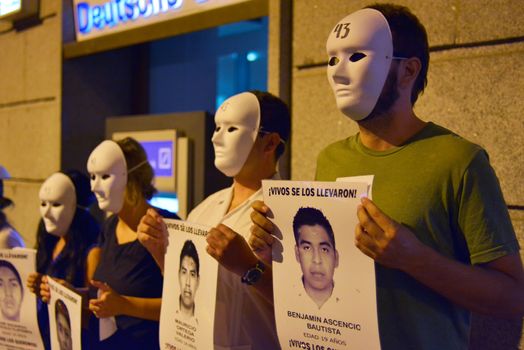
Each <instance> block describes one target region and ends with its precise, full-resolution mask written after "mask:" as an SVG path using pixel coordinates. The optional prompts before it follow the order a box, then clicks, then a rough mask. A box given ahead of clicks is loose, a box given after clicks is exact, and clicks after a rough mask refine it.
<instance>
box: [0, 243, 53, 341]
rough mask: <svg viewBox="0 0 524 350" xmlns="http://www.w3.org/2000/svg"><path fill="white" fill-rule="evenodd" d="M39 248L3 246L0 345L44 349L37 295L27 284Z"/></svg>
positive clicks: (0, 258) (0, 280)
mask: <svg viewBox="0 0 524 350" xmlns="http://www.w3.org/2000/svg"><path fill="white" fill-rule="evenodd" d="M35 267H36V250H34V249H26V248H17V249H5V250H4V249H2V250H0V349H6V350H25V349H43V348H44V346H43V344H42V338H41V337H40V331H39V329H38V321H37V315H36V296H35V295H34V294H33V293H31V292H30V291H29V290H28V289H27V287H26V283H27V277H28V276H29V274H30V273H32V272H34V271H35Z"/></svg>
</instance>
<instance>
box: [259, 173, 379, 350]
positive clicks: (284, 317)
mask: <svg viewBox="0 0 524 350" xmlns="http://www.w3.org/2000/svg"><path fill="white" fill-rule="evenodd" d="M262 184H263V185H262V187H263V194H264V202H265V204H266V205H267V206H268V207H269V208H270V210H271V215H270V219H271V220H272V222H273V223H274V224H275V226H276V229H277V230H276V237H277V241H276V243H274V244H273V291H274V303H275V319H276V324H277V332H278V337H279V341H280V344H281V346H282V348H283V349H294V348H296V349H310V350H334V349H336V350H341V349H366V350H368V349H369V350H374V349H380V340H379V334H378V321H377V305H376V286H375V268H374V262H373V260H372V259H370V258H368V257H367V256H366V255H364V254H363V253H362V252H360V250H358V248H356V247H355V244H354V237H355V236H354V233H355V226H356V225H357V223H358V218H357V207H358V205H359V204H360V198H361V197H362V196H367V194H368V193H367V191H368V188H369V184H368V183H366V182H304V181H279V180H264V181H263V182H262Z"/></svg>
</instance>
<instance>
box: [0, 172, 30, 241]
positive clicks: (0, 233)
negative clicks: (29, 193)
mask: <svg viewBox="0 0 524 350" xmlns="http://www.w3.org/2000/svg"><path fill="white" fill-rule="evenodd" d="M9 177H10V176H9V173H8V172H7V170H6V169H5V168H4V167H3V166H1V165H0V249H11V248H15V247H24V246H25V244H24V240H23V239H22V236H20V234H19V233H18V232H17V231H16V230H15V229H14V227H13V226H11V225H10V224H9V223H8V222H7V217H6V215H5V213H4V212H3V210H4V209H5V208H7V207H10V206H12V205H13V201H12V200H11V199H9V198H7V197H4V179H9Z"/></svg>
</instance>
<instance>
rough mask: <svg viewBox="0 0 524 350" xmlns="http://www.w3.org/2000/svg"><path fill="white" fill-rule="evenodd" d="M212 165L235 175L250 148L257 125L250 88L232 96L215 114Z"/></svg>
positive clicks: (256, 109)
mask: <svg viewBox="0 0 524 350" xmlns="http://www.w3.org/2000/svg"><path fill="white" fill-rule="evenodd" d="M215 125H216V127H215V132H214V133H213V138H212V139H211V141H213V146H214V148H215V166H216V167H217V169H218V170H220V171H221V172H222V173H223V174H224V175H226V176H230V177H233V176H235V175H237V174H238V173H239V172H240V170H241V169H242V167H243V166H244V163H245V162H246V160H247V157H248V156H249V153H250V152H251V148H252V147H253V144H254V143H255V140H256V138H257V134H258V129H259V126H260V105H259V103H258V99H257V97H256V96H255V95H254V94H252V93H250V92H243V93H241V94H238V95H235V96H232V97H230V98H228V99H227V100H225V101H224V103H222V105H220V107H219V108H218V111H217V112H216V114H215Z"/></svg>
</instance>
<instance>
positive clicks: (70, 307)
mask: <svg viewBox="0 0 524 350" xmlns="http://www.w3.org/2000/svg"><path fill="white" fill-rule="evenodd" d="M47 283H48V284H49V290H50V292H51V297H50V299H49V304H48V308H49V330H50V333H51V349H53V350H80V349H81V348H82V334H81V332H82V331H81V329H82V297H81V296H80V295H79V294H77V293H75V292H73V291H72V290H70V289H69V288H66V287H64V286H62V285H61V284H60V283H58V282H56V281H55V280H53V279H52V278H51V277H48V279H47Z"/></svg>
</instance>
